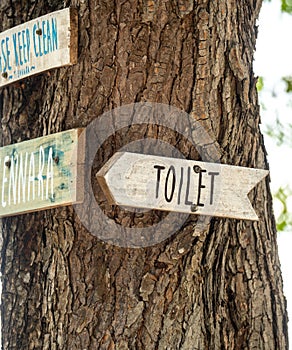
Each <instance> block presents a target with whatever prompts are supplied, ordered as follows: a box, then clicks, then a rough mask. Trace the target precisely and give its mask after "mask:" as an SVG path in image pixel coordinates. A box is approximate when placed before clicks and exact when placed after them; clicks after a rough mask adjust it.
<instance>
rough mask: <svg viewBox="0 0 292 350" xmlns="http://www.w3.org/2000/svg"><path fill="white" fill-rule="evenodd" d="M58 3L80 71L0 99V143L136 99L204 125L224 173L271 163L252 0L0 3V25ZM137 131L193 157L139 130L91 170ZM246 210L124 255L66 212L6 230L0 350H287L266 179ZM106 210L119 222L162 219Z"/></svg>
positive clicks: (45, 78) (80, 121)
mask: <svg viewBox="0 0 292 350" xmlns="http://www.w3.org/2000/svg"><path fill="white" fill-rule="evenodd" d="M69 5H72V6H74V7H76V8H77V9H78V17H79V49H78V50H79V54H78V63H77V64H76V65H74V66H72V67H69V68H60V69H56V70H52V71H50V72H49V73H44V74H41V75H39V76H36V77H31V78H28V79H25V80H23V81H21V82H20V83H18V84H14V85H11V86H8V87H6V88H2V89H1V94H0V113H1V141H2V145H8V144H11V143H15V142H20V141H23V140H27V139H33V138H36V137H39V136H43V135H47V134H52V133H56V132H59V131H63V130H67V129H71V128H75V127H86V126H87V125H89V124H90V123H91V122H92V121H93V120H95V119H96V118H98V117H99V116H100V115H102V114H103V113H104V112H106V111H109V110H112V109H114V108H116V107H119V106H122V105H125V104H129V103H134V102H140V101H148V102H157V103H163V104H167V105H171V106H175V107H177V108H179V109H181V110H183V111H185V112H187V113H189V114H190V115H191V117H192V118H193V120H198V121H200V123H201V124H202V125H203V126H204V128H205V129H206V130H207V131H208V133H209V135H211V137H212V139H214V140H216V144H217V146H218V149H219V151H220V161H221V162H222V163H225V164H232V165H238V166H247V167H256V168H262V169H265V168H267V167H268V164H267V161H266V153H265V149H264V145H263V139H262V135H261V133H260V129H259V123H260V117H259V107H258V100H257V92H256V79H255V78H254V76H253V72H252V62H253V52H254V48H255V40H256V32H257V30H256V26H255V22H256V19H257V17H258V13H259V9H260V6H261V0H253V1H252V0H247V1H244V2H240V1H238V2H236V1H230V0H227V1H222V0H217V1H206V0H198V1H196V2H195V1H190V0H175V1H167V0H159V1H151V0H128V1H113V0H104V1H103V0H99V1H97V0H80V1H79V0H72V1H69V0H66V1H58V0H51V1H43V0H42V1H38V2H35V1H32V0H29V1H22V0H15V1H13V2H11V1H8V0H1V3H0V11H1V12H0V14H1V17H0V18H1V21H0V26H1V28H0V29H1V31H3V30H6V29H8V28H11V27H12V26H14V25H18V24H20V23H23V22H26V21H28V20H30V19H33V18H36V17H38V16H40V15H43V14H46V13H49V12H51V11H55V10H58V9H61V8H63V7H64V6H69ZM145 135H156V137H158V138H160V139H164V140H165V141H168V142H169V143H171V144H173V145H174V146H176V147H177V148H178V149H180V151H182V150H183V152H184V154H185V155H186V156H191V157H192V158H193V159H197V158H198V157H199V156H198V154H196V152H194V151H193V150H192V149H191V147H189V145H188V144H187V143H184V142H183V141H181V142H178V141H177V136H176V135H174V134H173V132H172V131H171V130H167V129H166V128H161V127H157V128H156V129H155V128H154V127H153V128H151V127H150V126H145V127H138V128H136V129H135V128H134V130H133V131H131V130H126V131H121V132H120V134H119V135H115V136H113V137H112V138H111V139H110V140H109V141H108V142H107V143H106V144H105V145H104V147H103V148H102V151H101V152H99V154H98V155H97V160H96V164H97V165H96V167H100V164H103V163H104V162H105V161H107V160H108V159H109V158H110V157H111V156H112V155H113V154H114V153H115V152H116V151H117V150H118V149H119V148H120V147H121V146H122V145H124V144H126V143H128V142H131V141H132V140H137V139H139V138H141V137H143V136H145ZM185 148H187V150H186V149H185ZM250 198H251V201H252V204H253V206H254V207H255V208H256V211H257V214H258V216H259V221H258V222H251V221H246V220H245V221H244V220H234V219H218V218H212V219H211V221H210V224H209V225H208V226H207V227H205V228H204V229H200V228H199V227H196V223H197V218H196V216H195V215H192V216H191V217H190V218H189V219H188V221H187V222H186V223H185V224H184V226H183V228H182V229H180V231H179V232H177V233H175V234H174V235H172V236H171V237H170V238H168V239H167V240H165V241H163V242H160V243H159V244H156V245H155V246H150V247H144V248H136V249H134V248H124V247H118V246H115V245H111V244H110V243H108V242H103V241H102V240H99V239H98V238H97V237H95V236H94V235H92V234H91V233H90V232H89V231H88V230H87V229H86V228H85V227H84V226H83V225H82V223H81V222H80V220H79V218H78V217H77V215H76V212H75V211H74V208H73V207H71V206H68V207H65V208H57V209H52V210H46V211H41V212H36V213H32V214H25V215H19V216H14V217H10V218H5V219H3V220H2V240H3V242H2V283H3V292H2V306H1V312H2V345H3V348H4V349H70V350H73V349H108V350H109V349H116V350H126V349H147V350H151V349H180V350H181V349H189V350H193V349H198V350H202V349H207V350H209V349H228V350H231V349H238V350H242V349H248V350H251V349H256V350H259V349H274V350H278V349H288V339H287V337H288V336H287V313H286V301H285V298H284V296H283V291H282V277H281V272H280V263H279V259H278V252H277V242H276V238H277V237H276V229H275V222H274V217H273V210H272V199H271V195H270V189H269V183H268V180H267V181H262V182H261V183H260V184H259V185H258V186H257V187H256V189H254V190H253V191H252V193H251V195H250ZM100 201H101V202H102V201H104V199H101V200H100ZM104 210H105V211H106V212H107V214H108V215H109V216H110V217H112V219H113V220H115V221H116V222H117V223H119V224H121V225H128V226H135V225H137V226H138V227H139V225H143V222H145V221H146V220H148V221H147V225H149V222H150V223H151V222H154V221H155V220H158V221H159V220H160V219H161V217H162V216H163V214H159V213H157V212H151V213H150V214H149V213H148V214H147V213H146V214H143V213H142V214H141V213H136V214H135V213H134V214H133V213H132V214H131V215H129V214H127V213H126V212H125V211H123V210H122V209H119V208H115V207H111V206H109V205H107V204H105V209H104ZM145 218H146V219H145ZM149 220H150V221H149ZM151 220H152V221H151Z"/></svg>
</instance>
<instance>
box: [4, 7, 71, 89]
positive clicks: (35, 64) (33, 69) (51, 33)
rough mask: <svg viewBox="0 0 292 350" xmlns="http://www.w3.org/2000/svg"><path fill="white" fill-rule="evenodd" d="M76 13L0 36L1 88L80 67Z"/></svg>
mask: <svg viewBox="0 0 292 350" xmlns="http://www.w3.org/2000/svg"><path fill="white" fill-rule="evenodd" d="M77 41H78V17H77V10H76V9H74V8H72V7H70V8H66V9H64V10H60V11H56V12H52V13H50V14H48V15H45V16H42V17H39V18H36V19H34V20H32V21H29V22H26V23H24V24H21V25H19V26H16V27H14V28H11V29H8V30H6V31H5V32H2V33H1V34H0V73H1V74H0V87H1V86H5V85H7V84H11V83H13V82H16V81H18V80H21V79H24V78H26V77H28V76H31V75H35V74H38V73H41V72H44V71H47V70H49V69H52V68H57V67H62V66H66V65H72V64H75V63H77V48H78V43H77Z"/></svg>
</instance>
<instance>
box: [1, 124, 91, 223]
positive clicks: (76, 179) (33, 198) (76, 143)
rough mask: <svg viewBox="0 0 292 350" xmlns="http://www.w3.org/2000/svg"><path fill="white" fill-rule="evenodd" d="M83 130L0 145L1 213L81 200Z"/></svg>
mask: <svg viewBox="0 0 292 350" xmlns="http://www.w3.org/2000/svg"><path fill="white" fill-rule="evenodd" d="M81 131H82V129H73V130H68V131H64V132H61V133H56V134H52V135H48V136H44V137H40V138H37V139H33V140H29V141H24V142H21V143H17V144H12V145H9V146H6V147H2V148H0V217H3V216H9V215H15V214H21V213H26V212H31V211H37V210H42V209H48V208H53V207H58V206H63V205H69V204H73V203H77V202H80V201H82V198H81V195H82V190H81V189H82V188H83V175H82V163H83V160H82V156H83V154H84V152H83V149H82V147H83V143H82V142H81V140H80V138H79V135H80V134H81ZM79 189H80V190H79Z"/></svg>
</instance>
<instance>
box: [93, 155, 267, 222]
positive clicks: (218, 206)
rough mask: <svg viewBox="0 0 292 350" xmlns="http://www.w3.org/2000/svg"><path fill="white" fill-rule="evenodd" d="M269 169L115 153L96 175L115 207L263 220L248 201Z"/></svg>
mask: <svg viewBox="0 0 292 350" xmlns="http://www.w3.org/2000/svg"><path fill="white" fill-rule="evenodd" d="M268 173H269V172H268V171H267V170H261V169H252V168H245V167H237V166H231V165H223V164H215V163H205V162H198V161H192V160H185V159H177V158H166V157H160V156H153V155H144V154H136V153H129V152H121V153H116V154H115V155H114V156H113V157H112V158H111V159H110V160H109V161H108V162H107V163H106V164H105V165H104V166H103V167H102V168H101V170H100V171H99V172H98V173H97V175H96V176H97V179H98V181H99V183H100V185H101V187H102V189H103V191H104V193H105V194H106V196H107V199H108V200H109V202H110V203H112V204H118V205H122V206H130V207H136V208H149V209H159V210H167V211H176V212H182V213H192V214H194V213H195V214H203V215H211V216H219V217H228V218H237V219H247V220H258V216H257V214H256V213H255V211H254V209H253V207H252V206H251V203H250V201H249V199H248V197H247V194H248V193H249V192H250V190H251V189H252V188H253V187H254V186H255V185H256V184H257V183H258V182H259V181H261V180H262V179H263V178H264V177H265V176H267V175H268Z"/></svg>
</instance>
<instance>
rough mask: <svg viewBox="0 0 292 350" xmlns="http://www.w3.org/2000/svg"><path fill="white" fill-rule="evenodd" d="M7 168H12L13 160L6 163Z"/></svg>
mask: <svg viewBox="0 0 292 350" xmlns="http://www.w3.org/2000/svg"><path fill="white" fill-rule="evenodd" d="M5 166H7V168H8V169H10V168H11V160H8V161H7V162H5Z"/></svg>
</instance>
